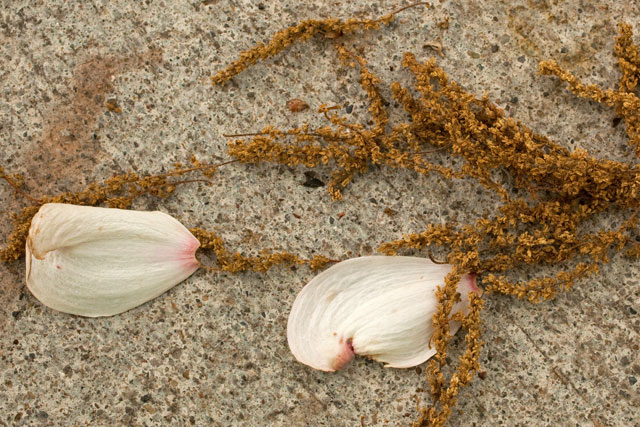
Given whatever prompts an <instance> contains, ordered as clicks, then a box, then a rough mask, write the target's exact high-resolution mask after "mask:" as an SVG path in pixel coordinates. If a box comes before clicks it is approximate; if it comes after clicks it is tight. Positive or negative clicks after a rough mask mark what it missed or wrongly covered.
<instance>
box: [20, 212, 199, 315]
mask: <svg viewBox="0 0 640 427" xmlns="http://www.w3.org/2000/svg"><path fill="white" fill-rule="evenodd" d="M199 246H200V242H198V240H197V239H196V238H195V237H194V236H193V235H192V234H191V233H190V232H189V230H187V229H186V228H185V227H184V226H183V225H182V224H180V222H178V221H177V220H176V219H174V218H173V217H171V216H169V215H167V214H165V213H162V212H141V211H130V210H122V209H109V208H96V207H88V206H76V205H69V204H59V203H49V204H45V205H43V206H42V208H40V210H39V211H38V213H37V214H36V215H35V216H34V218H33V220H32V222H31V228H30V229H29V237H28V239H27V247H26V257H27V286H28V288H29V290H30V291H31V292H32V293H33V295H34V296H35V297H36V298H37V299H38V300H40V302H42V303H43V304H45V305H47V306H49V307H51V308H53V309H55V310H59V311H63V312H65V313H72V314H78V315H82V316H90V317H96V316H111V315H114V314H117V313H121V312H123V311H126V310H129V309H131V308H133V307H136V306H138V305H140V304H143V303H145V302H147V301H149V300H151V299H153V298H155V297H156V296H158V295H160V294H162V293H163V292H165V291H166V290H168V289H169V288H171V287H173V286H175V285H176V284H178V283H180V282H181V281H183V280H184V279H186V278H187V277H189V276H190V275H191V274H192V273H193V272H194V271H196V270H197V269H198V266H199V263H198V261H197V260H196V258H195V251H196V249H197V248H198V247H199Z"/></svg>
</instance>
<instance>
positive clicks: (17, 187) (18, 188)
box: [2, 175, 42, 203]
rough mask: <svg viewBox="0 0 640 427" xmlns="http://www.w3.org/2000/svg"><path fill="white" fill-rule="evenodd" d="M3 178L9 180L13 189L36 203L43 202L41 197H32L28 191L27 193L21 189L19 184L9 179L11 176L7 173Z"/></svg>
mask: <svg viewBox="0 0 640 427" xmlns="http://www.w3.org/2000/svg"><path fill="white" fill-rule="evenodd" d="M2 178H3V179H4V180H5V181H7V183H8V184H9V185H10V186H11V188H13V190H14V191H15V192H16V193H18V194H20V195H21V196H22V197H24V198H26V199H29V200H31V201H32V202H34V203H42V201H41V200H40V199H36V198H35V197H32V196H30V195H28V194H27V193H25V192H24V191H22V190H21V189H20V187H19V186H18V184H16V183H15V182H13V181H12V180H11V179H9V177H8V176H7V175H2Z"/></svg>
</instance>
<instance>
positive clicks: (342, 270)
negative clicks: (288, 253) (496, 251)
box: [287, 256, 478, 371]
mask: <svg viewBox="0 0 640 427" xmlns="http://www.w3.org/2000/svg"><path fill="white" fill-rule="evenodd" d="M449 271H451V266H450V265H441V264H434V263H433V262H431V261H429V260H428V259H424V258H415V257H383V256H369V257H362V258H353V259H349V260H347V261H343V262H340V263H338V264H336V265H334V266H333V267H331V268H329V269H328V270H325V271H324V272H322V273H320V274H319V275H318V276H316V277H315V278H314V279H313V280H311V281H310V282H309V283H308V284H307V285H306V286H305V287H304V288H303V289H302V291H301V292H300V294H299V295H298V296H297V298H296V300H295V302H294V303H293V307H292V309H291V313H290V315H289V320H288V325H287V339H288V342H289V348H290V349H291V352H292V353H293V355H294V356H295V358H296V359H297V360H298V361H299V362H301V363H304V364H306V365H309V366H311V367H312V368H315V369H320V370H323V371H335V370H338V369H340V368H341V367H342V366H344V365H345V364H346V363H348V362H349V361H350V360H351V358H353V356H354V354H359V355H363V356H368V357H370V358H373V359H375V360H378V361H380V362H384V363H386V366H388V367H395V368H408V367H412V366H416V365H419V364H420V363H422V362H424V361H426V360H427V359H429V358H430V357H431V356H433V355H434V354H435V349H433V348H429V345H428V343H429V339H430V337H431V335H432V333H433V324H432V317H433V315H434V314H435V311H436V307H437V300H436V297H435V290H436V287H437V286H443V285H444V278H445V276H446V275H447V273H449ZM475 290H478V289H477V288H476V286H475V280H474V278H473V276H470V275H465V276H463V278H462V280H461V283H460V285H459V287H458V291H459V292H460V293H461V296H462V299H461V301H460V302H459V303H458V304H456V305H455V306H454V308H453V313H455V312H457V311H460V310H462V311H463V312H466V309H467V305H468V294H469V292H470V291H475ZM459 327H460V325H459V324H457V322H452V323H451V333H455V332H456V331H457V330H458V328H459Z"/></svg>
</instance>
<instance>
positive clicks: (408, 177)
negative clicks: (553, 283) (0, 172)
mask: <svg viewBox="0 0 640 427" xmlns="http://www.w3.org/2000/svg"><path fill="white" fill-rule="evenodd" d="M371 3H372V2H368V1H362V0H358V1H353V2H342V1H331V2H317V1H315V2H314V1H303V2H287V1H281V0H278V1H266V0H265V1H263V2H262V3H260V2H258V1H255V2H251V1H216V0H207V1H199V0H191V1H169V0H166V1H162V0H146V1H144V2H137V1H136V2H134V1H129V2H127V1H94V2H79V1H78V2H69V1H62V0H58V1H53V0H51V1H50V0H47V1H42V0H40V1H37V0H36V1H26V0H25V1H17V0H6V1H3V2H2V4H1V5H0V94H1V95H0V144H1V147H2V149H1V150H0V165H3V166H5V167H6V168H8V169H9V170H10V171H11V172H14V173H22V174H24V175H25V176H26V182H27V186H28V188H29V189H30V191H31V192H32V193H33V194H34V195H38V194H43V193H50V194H52V193H56V192H59V191H64V190H73V189H80V188H82V187H83V185H84V184H86V183H87V182H92V181H95V180H100V179H103V178H106V177H108V176H110V175H112V174H115V173H121V172H123V171H129V170H135V171H139V172H144V173H146V172H159V171H162V170H163V168H166V167H167V166H169V165H171V164H172V163H173V162H176V161H180V162H186V161H187V160H188V158H189V156H190V155H191V154H195V155H197V156H198V157H199V158H200V159H201V160H203V161H211V162H214V161H218V160H222V159H226V158H227V157H226V154H225V145H226V139H225V138H224V137H222V134H223V133H230V132H240V131H256V130H259V129H260V128H262V127H263V126H264V125H266V124H274V125H276V126H278V127H283V128H287V127H290V126H294V125H296V124H300V123H302V122H304V121H305V120H310V121H311V123H321V121H320V120H319V119H318V118H317V117H316V115H315V114H314V113H313V110H308V111H307V112H304V113H299V114H292V113H290V112H288V110H287V109H286V101H287V100H289V99H291V98H301V99H303V100H305V101H306V102H307V103H309V104H310V105H311V106H312V107H313V108H316V107H317V106H318V105H319V104H321V103H327V104H338V105H342V106H345V107H346V106H348V105H352V106H353V107H352V108H353V110H352V113H351V115H352V116H353V119H354V120H360V121H362V122H366V121H367V120H369V119H368V116H367V111H366V102H365V97H364V94H363V93H362V91H361V90H360V88H359V86H358V84H357V74H356V73H355V72H354V71H353V70H344V69H342V68H340V67H339V61H338V60H337V59H336V57H335V55H334V53H333V51H332V49H331V48H330V45H329V44H328V42H327V41H323V40H312V41H310V42H307V43H305V44H302V45H297V46H295V47H293V48H292V49H290V50H288V51H287V52H286V53H284V54H281V55H279V56H278V57H276V58H274V59H273V60H269V61H267V62H266V63H265V64H262V65H257V66H255V67H253V68H252V69H251V70H249V71H248V72H245V73H243V74H242V75H240V76H238V77H236V78H235V79H234V80H233V81H232V82H231V83H230V84H229V85H228V86H227V87H225V88H212V87H211V85H210V84H209V83H208V76H210V75H211V74H212V73H213V72H214V71H215V70H217V69H219V68H220V67H223V66H224V65H226V64H227V63H229V62H230V61H231V60H233V59H234V58H235V57H236V55H237V53H238V52H239V51H240V50H242V49H246V48H248V47H250V46H252V45H254V43H256V42H258V41H261V40H266V39H267V38H268V37H269V36H270V35H271V34H272V33H274V32H275V31H277V30H279V29H282V28H284V27H285V26H288V25H291V24H294V23H296V22H298V21H300V20H302V19H307V18H323V17H329V16H334V17H341V18H346V17H351V16H358V17H367V18H369V17H377V16H379V15H382V14H384V13H386V12H389V11H391V10H394V9H396V8H397V7H400V6H403V5H405V4H407V3H402V2H397V1H382V2H377V4H375V5H373V4H371ZM435 3H436V5H435V7H434V8H432V9H430V10H427V9H424V8H417V9H412V10H408V11H406V12H404V13H403V14H402V15H401V16H399V17H398V19H397V21H396V22H395V23H394V24H393V25H392V26H391V28H383V29H380V30H379V31H375V32H370V33H367V34H363V35H359V36H357V37H350V38H349V39H348V43H350V45H356V46H358V47H361V48H362V49H364V52H365V55H366V57H367V58H368V59H369V61H370V66H371V68H372V70H373V71H374V72H376V73H378V75H379V76H380V77H382V78H383V80H384V81H385V82H387V83H390V82H391V81H393V80H398V81H400V82H404V83H406V84H409V83H410V79H409V77H408V76H407V74H406V73H404V72H403V71H402V69H401V65H400V61H401V55H402V52H405V51H411V52H414V53H415V54H416V55H417V56H418V57H419V58H421V59H426V58H428V57H430V56H433V55H437V54H436V52H435V51H434V50H433V49H432V48H430V47H428V45H429V44H431V43H430V42H438V43H440V44H441V45H442V47H443V56H441V57H440V56H438V62H439V64H440V65H441V66H442V67H443V68H444V69H445V70H446V71H447V72H449V73H450V75H451V76H452V78H454V79H455V80H457V81H458V82H459V83H460V84H461V85H463V86H464V87H465V88H467V89H468V90H470V91H472V92H473V93H476V94H478V95H481V94H483V93H485V92H486V93H487V94H488V96H489V97H490V98H491V99H493V100H494V101H495V102H496V103H497V104H498V105H500V106H501V107H503V108H505V109H506V110H507V111H508V112H509V113H510V114H511V115H512V116H513V117H515V118H517V119H519V120H521V121H523V122H525V123H527V124H528V125H530V126H531V127H532V128H533V129H534V130H535V131H537V132H540V133H543V134H546V135H548V136H550V137H552V138H554V139H556V140H557V141H558V142H559V143H561V144H564V145H566V146H569V147H583V148H587V149H589V150H590V151H591V153H592V154H594V155H597V156H601V157H603V158H604V157H607V158H612V159H617V160H625V161H636V160H635V159H634V157H633V155H632V154H631V153H630V151H631V150H629V148H628V146H627V145H626V143H625V141H626V140H625V137H624V130H623V126H618V127H615V128H614V127H613V126H612V119H613V118H614V114H613V112H612V111H610V110H608V109H606V108H603V107H601V106H598V105H594V104H593V103H590V102H586V101H584V100H578V99H576V98H574V97H573V96H572V95H571V94H569V93H568V92H567V91H566V90H564V88H563V87H562V85H560V84H558V82H557V81H556V80H555V79H552V78H548V77H541V76H538V75H537V74H536V72H537V67H538V62H539V61H540V60H544V59H548V58H554V59H556V60H557V61H558V62H559V63H560V64H561V65H562V66H566V67H567V68H568V69H569V70H571V71H572V72H574V73H575V74H577V75H579V76H581V77H582V78H584V79H585V80H586V81H587V82H590V83H595V84H598V85H601V86H603V87H613V86H614V85H616V84H617V77H618V75H619V73H618V70H617V68H616V66H615V59H614V58H613V56H612V54H611V52H612V47H613V43H614V37H615V35H616V25H617V23H618V22H619V21H620V20H625V21H626V22H628V23H630V24H631V25H632V26H633V27H634V31H635V33H636V36H635V41H636V42H639V41H640V37H639V36H638V33H640V26H639V25H638V22H640V20H639V18H640V6H639V3H638V2H636V1H632V0H624V1H619V0H597V1H589V2H583V1H573V0H572V1H567V2H558V1H554V0H542V1H533V0H531V1H525V0H518V1H507V0H503V1H464V2H452V1H443V2H435ZM445 19H449V23H450V26H449V28H448V29H447V30H443V29H440V28H439V27H438V26H437V25H436V24H437V23H438V22H441V21H443V20H445ZM384 93H385V94H387V95H388V94H389V91H388V88H387V87H385V92H384ZM108 100H115V101H116V102H117V103H118V105H120V107H121V109H122V112H121V113H113V112H110V111H108V109H107V108H106V107H105V101H108ZM304 172H305V171H304V169H303V168H286V167H278V166H273V165H261V166H257V167H256V166H242V165H233V166H228V167H225V169H224V170H223V171H221V173H219V174H218V175H217V176H216V177H215V185H214V186H212V187H207V186H202V185H192V186H190V187H183V188H181V189H180V190H179V191H178V192H177V193H176V195H175V196H173V197H172V198H171V199H169V200H166V201H161V202H157V201H154V200H141V201H140V202H139V203H138V204H137V206H136V208H139V209H160V210H163V211H165V212H168V213H170V214H172V215H174V216H175V217H177V218H178V219H179V220H181V221H182V222H183V223H184V224H186V225H187V226H203V227H207V228H212V229H216V230H219V232H220V233H221V234H222V235H223V236H224V238H225V239H226V240H227V241H228V242H229V244H230V246H231V247H232V248H239V249H240V250H242V251H244V252H245V253H255V251H257V250H259V249H262V248H266V247H273V248H281V249H286V250H289V251H292V252H295V253H298V254H300V255H303V256H311V255H312V254H314V253H322V254H326V255H329V256H333V257H345V256H348V255H357V254H363V255H364V254H371V253H373V252H374V251H375V248H376V246H377V245H378V244H379V243H381V242H383V241H386V240H391V239H394V238H398V237H399V236H401V235H402V234H403V233H408V232H415V231H421V230H423V229H424V228H425V227H426V224H428V223H430V222H437V221H441V220H445V219H447V218H454V217H455V218H457V219H458V221H471V220H473V219H474V218H476V217H477V216H478V215H480V214H482V213H483V212H485V211H492V210H493V209H494V208H495V206H496V205H497V203H498V200H497V199H496V197H494V196H493V195H491V194H489V193H487V192H486V191H484V190H483V189H482V188H481V187H479V186H478V185H477V184H475V183H474V182H472V181H468V182H467V181H462V182H455V183H451V182H446V181H443V180H442V179H440V178H439V177H437V176H433V177H431V178H429V179H426V178H424V177H417V176H415V175H413V174H410V173H406V172H396V171H392V170H386V169H376V170H373V171H372V172H371V173H370V174H368V175H367V176H365V177H360V178H358V179H356V181H355V183H354V184H353V185H351V186H350V187H349V189H348V190H347V191H346V192H345V200H344V201H343V202H333V201H331V200H330V197H329V196H328V194H327V193H326V191H325V189H324V188H316V189H312V188H308V187H305V186H303V185H302V184H303V183H304V181H305V179H306V178H305V175H304ZM316 173H317V177H318V179H320V180H324V181H326V178H327V176H328V173H329V171H328V170H323V169H320V170H318V171H317V172H316ZM469 195H472V196H473V197H469ZM22 203H23V201H22V200H19V199H16V197H15V196H14V194H13V193H12V191H11V190H10V189H9V188H8V187H7V186H6V185H0V232H2V236H6V235H7V233H8V232H9V230H10V224H9V219H8V218H9V214H10V212H14V211H16V210H17V209H19V207H20V206H21V204H22ZM385 208H390V209H392V210H393V211H396V212H397V214H395V215H393V216H389V215H387V214H385ZM343 213H344V215H343ZM620 218H621V216H619V215H617V214H616V213H615V212H612V213H610V214H609V215H608V216H606V217H603V218H600V219H599V221H600V225H604V226H615V225H616V224H619V223H620ZM23 269H24V265H23V262H22V261H21V262H16V263H13V264H8V265H6V264H0V380H1V381H0V425H44V424H49V425H119V424H127V425H169V424H171V425H189V424H195V425H220V426H226V425H240V424H243V425H259V426H261V425H295V426H298V425H313V426H316V425H328V426H341V425H349V426H358V425H360V423H361V420H363V421H362V422H363V423H364V425H367V426H374V425H385V424H388V425H406V424H408V423H410V421H412V420H413V418H414V416H415V412H414V406H415V396H416V395H417V393H416V389H417V388H418V387H423V386H424V385H425V380H424V372H423V369H421V367H418V368H416V369H407V370H392V369H384V368H383V367H382V366H381V365H380V364H378V363H375V362H370V361H367V360H364V359H358V360H356V361H355V363H352V364H351V365H350V366H349V367H348V368H347V369H345V370H344V371H343V372H340V373H337V374H326V373H321V372H315V371H312V370H310V369H307V368H306V367H305V366H303V365H300V364H298V363H296V362H295V361H294V359H293V357H292V356H291V354H290V353H289V351H288V348H287V345H286V339H285V328H286V319H287V314H288V309H289V307H290V305H291V303H292V301H293V299H294V297H295V295H296V293H297V291H298V290H299V289H300V288H301V287H302V286H303V285H304V283H306V282H307V281H308V280H309V279H310V278H311V277H312V273H311V272H310V271H309V270H308V269H306V268H299V269H297V270H296V271H292V270H290V269H285V268H279V269H275V270H273V271H272V272H270V273H269V274H266V275H258V274H251V273H248V274H238V275H235V276H232V275H228V274H216V273H206V272H198V273H196V274H195V275H194V276H193V277H191V278H189V279H188V280H187V281H185V282H184V283H182V284H180V285H179V286H176V287H175V288H174V289H172V290H171V291H169V292H168V293H166V294H165V295H163V296H161V297H159V298H157V299H156V300H154V301H152V302H150V303H148V304H145V305H143V306H142V307H139V308H137V309H134V310H131V311H129V312H127V313H124V314H122V315H119V316H116V317H112V318H106V319H96V320H90V319H84V318H79V317H73V316H69V315H65V314H61V313H57V312H54V311H52V310H50V309H47V308H46V307H44V306H42V305H41V304H40V303H38V302H37V301H36V300H35V299H34V298H33V297H32V296H31V295H30V294H29V292H28V290H27V289H26V287H25V285H24V276H23ZM639 271H640V263H632V264H631V263H629V261H628V260H626V259H624V258H622V257H616V258H615V259H614V261H613V263H612V264H611V265H608V266H606V267H604V268H603V270H602V274H601V276H599V277H597V278H596V279H594V280H590V281H588V282H585V283H581V284H580V285H579V286H577V287H576V288H575V289H573V290H571V291H570V292H569V293H567V294H565V295H561V296H560V297H559V298H558V299H556V300H555V301H552V302H548V303H544V304H540V305H537V306H532V305H530V304H528V303H526V302H521V301H514V300H512V299H511V298H506V297H500V296H493V297H491V298H490V299H489V301H488V304H487V309H486V310H485V313H484V320H485V324H486V334H485V340H486V347H485V349H484V352H483V356H482V360H481V362H482V364H483V367H484V369H485V370H486V378H485V379H484V380H481V379H479V378H476V379H474V381H473V383H472V385H471V386H470V387H468V388H466V389H465V390H464V392H463V393H462V396H461V403H460V405H459V406H458V408H457V409H456V411H455V413H454V415H453V417H452V419H451V422H450V425H462V426H472V425H477V426H493V425H594V426H600V425H602V426H604V425H620V426H626V425H633V424H634V422H637V420H638V419H640V414H639V413H638V411H639V409H638V408H640V397H639V392H638V390H639V388H640V385H639V384H638V382H637V381H638V379H640V360H639V356H638V351H639V345H640V319H639V315H638V311H640V285H639V282H638V272H639ZM538 273H539V272H538ZM529 274H530V272H524V271H523V272H522V275H521V277H520V278H522V279H524V278H526V277H527V275H529ZM456 343H457V348H458V349H460V348H461V346H460V344H461V343H460V340H457V341H456ZM419 395H421V396H422V394H419ZM634 420H635V421H634Z"/></svg>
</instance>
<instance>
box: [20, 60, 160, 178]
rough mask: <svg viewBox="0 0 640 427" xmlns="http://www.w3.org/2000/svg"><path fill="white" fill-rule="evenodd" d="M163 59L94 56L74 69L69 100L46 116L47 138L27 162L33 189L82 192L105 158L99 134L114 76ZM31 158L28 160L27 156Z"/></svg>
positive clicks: (39, 141)
mask: <svg viewBox="0 0 640 427" xmlns="http://www.w3.org/2000/svg"><path fill="white" fill-rule="evenodd" d="M161 59H162V54H161V52H160V51H158V50H149V51H147V52H144V53H140V54H134V55H130V56H124V57H118V56H94V57H91V58H89V59H88V60H87V61H86V62H83V63H82V64H80V65H78V66H77V67H76V68H75V69H74V70H73V75H72V78H71V80H70V82H69V86H68V94H69V96H68V97H64V98H66V99H69V101H66V102H58V103H54V105H53V107H52V108H50V109H49V111H48V112H46V113H45V116H44V118H45V126H44V130H43V132H42V134H41V135H40V136H39V137H38V138H37V139H36V140H35V141H34V143H33V145H32V147H31V148H30V150H28V151H27V154H26V156H25V158H24V159H23V160H22V161H23V163H24V164H25V166H26V169H27V170H29V171H31V173H30V174H29V176H28V177H26V179H27V180H28V181H30V185H32V186H35V187H38V188H41V189H43V190H46V189H48V188H49V187H50V185H51V184H57V185H56V187H61V188H64V189H69V190H72V189H77V188H76V187H75V186H74V183H76V182H79V183H83V182H85V181H86V180H87V177H90V176H92V175H93V172H92V171H93V168H94V167H95V165H96V164H97V163H98V162H99V161H100V160H101V159H104V158H105V157H104V156H105V152H104V150H103V148H102V144H101V143H100V140H99V139H98V138H97V137H95V136H94V132H95V124H96V121H97V119H98V117H99V115H100V114H103V113H104V112H105V111H107V110H109V109H108V107H107V106H106V105H105V102H106V101H107V98H106V96H107V95H108V94H109V93H110V92H112V91H113V90H114V86H113V78H114V77H115V76H117V75H119V74H122V73H126V72H128V71H132V70H135V69H139V68H142V67H144V66H145V65H147V64H150V65H157V64H158V63H159V62H160V61H161ZM27 156H28V158H27Z"/></svg>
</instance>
